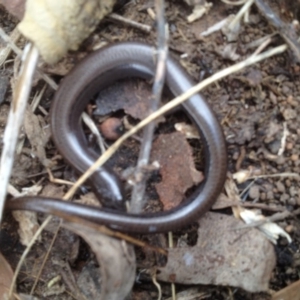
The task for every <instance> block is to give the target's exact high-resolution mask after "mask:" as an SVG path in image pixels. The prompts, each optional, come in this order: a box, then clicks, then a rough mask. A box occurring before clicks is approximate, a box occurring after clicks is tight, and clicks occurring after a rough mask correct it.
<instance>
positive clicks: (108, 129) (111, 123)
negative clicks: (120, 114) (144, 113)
mask: <svg viewBox="0 0 300 300" xmlns="http://www.w3.org/2000/svg"><path fill="white" fill-rule="evenodd" d="M122 127H123V125H122V120H121V119H118V118H114V117H112V118H108V119H106V120H105V121H103V122H102V123H101V124H100V126H99V129H100V131H101V133H102V134H103V136H104V137H105V138H106V139H108V140H112V141H114V140H117V139H118V138H119V137H120V136H121V135H122V129H123V128H122Z"/></svg>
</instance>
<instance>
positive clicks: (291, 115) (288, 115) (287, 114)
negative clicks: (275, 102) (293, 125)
mask: <svg viewBox="0 0 300 300" xmlns="http://www.w3.org/2000/svg"><path fill="white" fill-rule="evenodd" d="M282 115H283V117H284V119H285V120H286V121H288V120H292V119H295V118H296V117H297V112H296V110H294V109H292V108H286V109H285V110H284V111H283V113H282Z"/></svg>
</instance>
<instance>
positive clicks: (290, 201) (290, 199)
mask: <svg viewBox="0 0 300 300" xmlns="http://www.w3.org/2000/svg"><path fill="white" fill-rule="evenodd" d="M287 203H288V204H289V205H291V206H295V205H296V200H295V198H293V197H291V198H288V199H287Z"/></svg>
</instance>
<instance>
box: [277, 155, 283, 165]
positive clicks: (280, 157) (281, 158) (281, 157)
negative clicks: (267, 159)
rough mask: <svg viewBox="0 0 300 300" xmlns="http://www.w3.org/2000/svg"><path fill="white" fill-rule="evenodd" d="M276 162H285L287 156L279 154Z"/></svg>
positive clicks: (279, 163)
mask: <svg viewBox="0 0 300 300" xmlns="http://www.w3.org/2000/svg"><path fill="white" fill-rule="evenodd" d="M276 164H277V165H283V164H285V157H284V156H278V158H277V159H276Z"/></svg>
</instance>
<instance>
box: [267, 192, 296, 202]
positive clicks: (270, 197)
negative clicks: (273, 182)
mask: <svg viewBox="0 0 300 300" xmlns="http://www.w3.org/2000/svg"><path fill="white" fill-rule="evenodd" d="M267 199H268V200H273V199H274V194H273V191H268V192H267ZM299 201H300V199H299Z"/></svg>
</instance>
